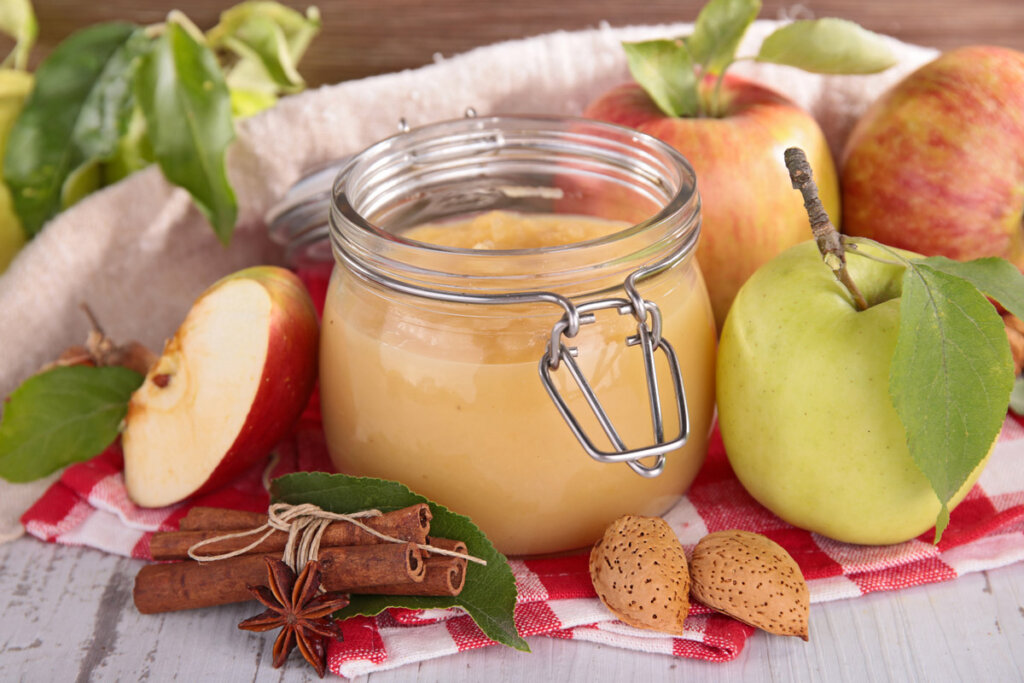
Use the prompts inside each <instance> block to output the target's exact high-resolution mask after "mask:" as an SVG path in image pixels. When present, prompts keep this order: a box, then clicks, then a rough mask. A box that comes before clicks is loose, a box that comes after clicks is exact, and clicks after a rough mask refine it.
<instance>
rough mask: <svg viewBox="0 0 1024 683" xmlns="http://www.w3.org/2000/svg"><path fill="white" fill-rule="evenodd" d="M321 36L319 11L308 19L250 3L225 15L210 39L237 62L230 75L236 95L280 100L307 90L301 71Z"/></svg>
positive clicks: (284, 8) (287, 10)
mask: <svg viewBox="0 0 1024 683" xmlns="http://www.w3.org/2000/svg"><path fill="white" fill-rule="evenodd" d="M319 30H320V14H319V12H318V10H317V9H316V8H315V7H311V8H309V9H308V10H307V11H306V13H305V14H302V13H300V12H297V11H295V10H294V9H292V8H290V7H287V6H285V5H282V4H280V3H277V2H266V1H264V0H250V1H249V2H243V3H240V4H238V5H235V6H234V7H232V8H230V9H228V10H226V11H225V12H223V13H222V14H221V15H220V22H219V23H218V24H217V25H216V26H214V27H213V28H212V29H210V31H209V32H208V33H207V34H206V35H207V40H208V41H209V43H210V47H212V48H213V49H215V50H217V49H221V48H224V49H226V50H229V51H231V52H232V53H234V55H235V56H236V58H237V61H236V63H235V64H234V65H233V66H232V67H231V69H230V71H229V72H228V75H227V83H228V86H229V87H230V88H231V90H232V92H234V91H244V92H259V93H263V94H264V95H270V96H276V95H279V94H283V93H290V92H298V91H299V90H301V89H302V88H303V87H305V82H304V81H303V79H302V76H300V75H299V72H298V69H297V65H298V62H299V60H300V59H301V58H302V56H303V54H305V52H306V48H308V47H309V44H310V42H311V41H312V40H313V38H314V37H315V36H316V34H317V33H318V32H319Z"/></svg>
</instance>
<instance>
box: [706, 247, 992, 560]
mask: <svg viewBox="0 0 1024 683" xmlns="http://www.w3.org/2000/svg"><path fill="white" fill-rule="evenodd" d="M863 250H864V251H868V252H872V253H875V254H876V255H878V256H880V257H882V258H888V259H890V260H891V259H892V257H891V256H890V255H888V254H886V253H885V252H882V251H880V250H877V249H876V248H873V247H869V246H868V247H863ZM904 254H908V252H904ZM908 255H909V254H908ZM847 263H848V267H849V271H850V274H851V276H852V278H853V280H854V282H855V283H856V284H857V285H858V287H859V288H860V289H861V291H862V293H863V294H864V296H865V298H866V299H867V300H868V303H869V304H871V305H870V307H869V308H868V309H866V310H864V311H860V312H858V311H857V310H856V308H855V307H854V304H853V300H852V299H851V297H850V295H849V294H848V292H847V291H846V290H845V289H844V288H843V286H842V285H841V284H840V283H839V282H837V281H836V279H835V277H834V276H833V274H832V271H831V270H830V269H829V268H828V267H827V266H826V265H825V264H824V263H823V262H822V259H821V255H820V253H819V252H818V248H817V246H816V245H815V244H814V242H813V241H809V242H805V243H803V244H799V245H797V246H795V247H793V248H791V249H789V250H787V251H785V252H783V253H782V254H781V255H779V256H777V257H776V258H775V259H773V260H772V261H771V262H769V263H768V264H766V265H765V266H763V267H762V268H761V269H759V270H758V271H757V272H756V273H755V274H754V275H753V276H752V277H751V278H750V279H749V280H748V281H747V283H746V284H745V285H744V286H743V288H742V289H741V290H740V292H739V294H738V295H737V296H736V300H735V301H734V302H733V305H732V309H731V310H730V312H729V316H728V318H727V319H726V322H725V327H724V328H723V330H722V335H721V339H720V345H719V350H718V360H717V386H718V411H719V421H720V426H721V431H722V438H723V440H724V443H725V450H726V453H728V457H729V462H730V464H731V465H732V467H733V470H734V471H735V473H736V476H737V477H738V478H739V480H740V482H741V483H742V484H743V486H744V488H746V490H747V491H748V492H749V493H750V494H751V495H752V496H753V497H754V498H755V499H756V500H757V501H758V502H760V503H761V504H762V505H764V506H765V507H766V508H768V509H769V510H771V511H772V512H774V513H775V514H776V515H778V516H779V517H781V518H782V519H784V520H785V521H787V522H789V523H790V524H792V525H794V526H797V527H800V528H802V529H807V530H809V531H814V532H817V533H819V534H822V535H823V536H827V537H829V538H832V539H835V540H837V541H844V542H848V543H860V544H872V545H875V544H878V545H881V544H890V543H899V542H901V541H906V540H908V539H911V538H914V537H916V536H918V535H920V534H922V533H924V532H925V531H927V530H928V529H930V528H931V527H932V526H934V524H935V520H936V516H937V515H938V513H939V509H940V505H939V500H938V497H937V496H936V495H935V493H934V491H933V490H932V488H931V486H930V485H929V483H928V480H927V479H925V476H924V475H923V474H922V473H921V471H920V470H919V469H918V467H917V465H915V464H914V461H913V460H912V459H911V457H910V453H909V451H908V450H907V445H906V436H905V432H904V429H903V425H902V423H901V422H900V420H899V417H898V416H897V414H896V411H895V409H894V408H893V406H892V402H891V400H890V398H889V366H890V362H891V359H892V355H893V351H894V350H895V348H896V339H897V333H898V327H899V318H900V313H899V304H900V302H899V295H900V288H901V279H902V275H903V268H902V267H900V266H898V265H890V264H886V263H880V262H878V261H874V260H869V259H868V258H865V257H863V256H858V255H855V254H849V253H848V257H847ZM990 454H991V451H990ZM986 460H987V456H986ZM983 467H984V462H982V463H981V464H980V465H979V466H978V467H977V468H976V469H975V470H974V472H973V473H972V474H971V476H970V478H969V480H968V481H967V483H966V484H965V485H964V486H963V488H962V489H961V490H960V491H959V492H958V493H957V495H956V496H955V497H954V499H953V501H952V502H951V504H950V509H951V510H952V508H953V506H955V505H956V504H957V503H959V502H960V500H962V499H963V496H964V495H966V493H967V491H968V490H969V489H970V487H971V486H972V485H973V484H974V482H975V481H976V480H977V478H978V476H980V474H981V471H982V469H983Z"/></svg>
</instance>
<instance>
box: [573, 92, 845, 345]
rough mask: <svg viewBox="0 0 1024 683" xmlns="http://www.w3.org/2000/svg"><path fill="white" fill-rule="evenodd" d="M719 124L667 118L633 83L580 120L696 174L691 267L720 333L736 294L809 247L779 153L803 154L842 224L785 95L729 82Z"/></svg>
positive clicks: (832, 176)
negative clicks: (766, 267)
mask: <svg viewBox="0 0 1024 683" xmlns="http://www.w3.org/2000/svg"><path fill="white" fill-rule="evenodd" d="M721 101H722V104H723V111H724V112H725V114H724V116H722V117H720V118H714V117H704V118H679V117H671V116H666V115H665V114H664V113H662V112H661V111H660V110H659V109H658V107H657V105H656V104H655V103H654V101H653V100H651V98H650V97H649V96H648V95H647V93H646V92H644V90H643V89H642V88H641V87H640V86H639V85H637V84H636V83H628V84H624V85H621V86H619V87H617V88H613V89H612V90H610V91H608V92H607V93H605V94H603V95H602V96H601V97H599V98H598V99H597V100H595V101H594V102H592V103H591V104H590V105H589V106H588V107H587V109H586V110H585V111H584V113H583V115H584V116H586V117H589V118H594V119H600V120H603V121H609V122H611V123H618V124H620V125H624V126H629V127H632V128H636V129H637V130H640V131H642V132H644V133H648V134H650V135H653V136H654V137H657V138H661V139H662V140H664V141H665V142H667V143H668V144H670V145H672V146H673V147H675V148H676V149H677V150H679V152H681V153H682V155H683V156H685V157H686V158H687V159H688V160H689V162H690V163H691V164H692V165H693V168H694V170H695V171H696V174H697V189H698V191H699V192H700V195H701V212H702V216H701V237H700V244H699V245H698V247H697V259H698V261H699V262H700V267H701V271H702V272H703V273H704V279H705V280H706V281H707V285H708V293H709V294H710V296H711V305H712V307H713V308H714V311H715V323H716V324H717V325H718V329H719V330H721V328H722V322H723V321H724V320H725V314H726V312H727V311H728V309H729V305H730V303H731V302H732V300H733V297H734V296H736V292H737V291H738V290H739V288H740V286H741V285H742V284H743V283H744V282H745V281H746V279H747V278H748V277H750V275H751V274H752V273H753V272H754V271H755V270H757V268H758V267H759V266H760V265H761V264H763V263H765V262H767V261H768V260H770V259H771V258H772V257H773V256H775V255H776V254H778V253H779V252H781V251H783V250H784V249H786V248H788V247H791V246H793V245H794V244H797V243H799V242H802V241H803V240H805V239H807V234H808V233H807V213H806V211H805V210H804V207H803V203H802V201H801V198H800V195H799V194H798V193H796V192H793V185H792V182H791V181H790V179H789V174H788V172H787V171H786V167H785V165H784V164H783V163H782V161H781V159H782V152H783V150H785V149H786V148H788V147H800V148H802V149H803V150H804V151H805V152H806V154H807V158H808V161H810V164H811V168H812V170H813V172H814V178H815V180H816V181H817V184H818V191H819V194H820V197H821V200H822V203H823V204H824V206H825V209H826V210H827V211H828V213H829V216H832V217H838V216H839V182H838V177H837V173H836V168H835V164H834V162H833V160H832V155H831V153H830V152H829V148H828V144H827V143H826V141H825V136H824V134H823V133H822V132H821V128H819V126H818V124H817V122H815V120H814V118H813V117H812V116H811V115H810V114H808V113H807V112H805V111H803V110H802V109H800V108H799V107H797V106H796V105H795V104H793V103H792V102H791V101H790V100H788V99H786V98H785V97H783V96H782V95H779V94H778V93H776V92H774V91H773V90H770V89H768V88H765V87H764V86H761V85H759V84H757V83H754V82H752V81H749V80H746V79H743V78H740V77H738V76H733V75H731V74H727V75H726V77H725V80H724V82H723V84H722V100H721Z"/></svg>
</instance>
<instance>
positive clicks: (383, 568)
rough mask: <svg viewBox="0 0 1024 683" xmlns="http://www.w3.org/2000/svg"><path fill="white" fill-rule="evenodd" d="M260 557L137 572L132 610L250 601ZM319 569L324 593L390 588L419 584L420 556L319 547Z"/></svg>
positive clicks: (262, 568)
mask: <svg viewBox="0 0 1024 683" xmlns="http://www.w3.org/2000/svg"><path fill="white" fill-rule="evenodd" d="M263 558H264V555H243V556H241V557H233V558H230V559H226V560H217V561H216V562H193V561H188V562H175V563H171V564H151V565H147V566H145V567H143V568H142V569H141V570H140V571H139V573H138V575H137V576H136V577H135V590H134V598H135V606H136V607H137V608H138V610H139V612H141V613H143V614H156V613H159V612H175V611H178V610H183V609H194V608H197V607H211V606H213V605H224V604H227V603H231V602H243V601H245V600H251V599H252V594H251V593H250V592H249V591H248V589H247V588H246V585H253V586H257V585H265V584H266V583H267V565H266V563H265V562H264V560H263ZM319 560H320V569H321V573H322V581H323V585H324V587H325V588H326V589H327V590H329V591H344V592H353V591H356V590H358V589H360V588H365V587H367V586H375V585H386V584H391V583H408V584H409V585H412V584H415V583H419V582H421V581H423V578H424V572H425V564H424V558H423V554H422V551H420V550H419V549H418V548H417V547H416V546H415V545H413V544H412V543H387V544H375V545H354V546H345V547H337V548H323V547H322V548H321V549H320V554H319Z"/></svg>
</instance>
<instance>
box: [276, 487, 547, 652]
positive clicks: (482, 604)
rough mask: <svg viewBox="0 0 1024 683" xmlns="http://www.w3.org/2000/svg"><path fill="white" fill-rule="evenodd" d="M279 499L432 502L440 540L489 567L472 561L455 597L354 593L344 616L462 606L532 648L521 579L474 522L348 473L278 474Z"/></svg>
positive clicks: (491, 630)
mask: <svg viewBox="0 0 1024 683" xmlns="http://www.w3.org/2000/svg"><path fill="white" fill-rule="evenodd" d="M270 494H271V498H272V499H273V500H274V501H275V502H277V501H281V502H285V503H291V504H292V505H296V504H299V503H313V504H315V505H318V506H319V507H321V508H323V509H324V510H328V511H330V512H336V513H341V514H345V513H351V512H358V511H360V510H368V509H377V510H380V511H382V512H388V511H390V510H398V509H400V508H404V507H408V506H409V505H415V504H417V503H427V504H428V505H430V512H431V513H432V514H433V519H432V520H431V522H430V533H431V535H433V536H437V537H439V538H457V539H459V540H461V541H464V542H465V544H466V548H467V549H468V552H469V554H470V555H473V556H474V557H479V558H481V559H483V560H486V561H487V564H486V566H484V565H478V564H472V563H471V564H470V565H469V566H468V567H467V574H466V585H465V587H464V588H463V589H462V593H460V594H459V595H457V596H454V597H416V596H403V595H352V602H351V603H349V605H348V607H346V608H344V609H343V610H341V611H340V612H338V613H337V616H338V617H339V618H347V617H352V616H356V615H366V616H373V615H376V614H379V613H381V612H382V611H384V610H385V609H387V608H389V607H405V608H408V609H445V608H448V607H461V608H462V609H464V610H465V611H466V613H467V614H469V616H470V617H472V619H473V621H474V622H476V624H477V626H479V627H480V630H482V631H483V632H484V634H485V635H487V637H488V638H490V639H491V640H495V641H497V642H499V643H502V644H503V645H507V646H509V647H513V648H515V649H517V650H522V651H524V652H529V651H530V646H529V645H528V644H527V643H526V641H525V640H523V638H522V637H521V636H520V635H519V632H518V631H517V630H516V625H515V620H514V619H513V612H514V610H515V605H516V580H515V577H514V576H513V575H512V570H511V568H509V566H508V560H507V559H506V558H505V556H504V555H502V554H501V553H499V552H498V551H497V550H496V549H495V548H494V546H493V545H492V544H491V542H490V541H489V540H488V539H487V536H485V535H484V533H483V532H482V531H480V529H479V528H478V527H477V526H476V525H475V524H473V522H472V521H471V520H470V519H469V518H468V517H465V516H463V515H459V514H456V513H454V512H452V511H451V510H449V509H447V508H446V507H444V506H443V505H438V504H437V503H434V502H433V501H430V500H428V499H426V498H424V497H423V496H420V495H418V494H416V493H413V492H412V491H410V490H409V489H408V488H407V487H406V486H404V485H403V484H399V483H398V482H394V481H388V480H386V479H374V478H371V477H351V476H348V475H345V474H326V473H323V472H298V473H295V474H288V475H285V476H283V477H279V478H278V479H275V480H274V481H273V484H272V485H271V488H270Z"/></svg>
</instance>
